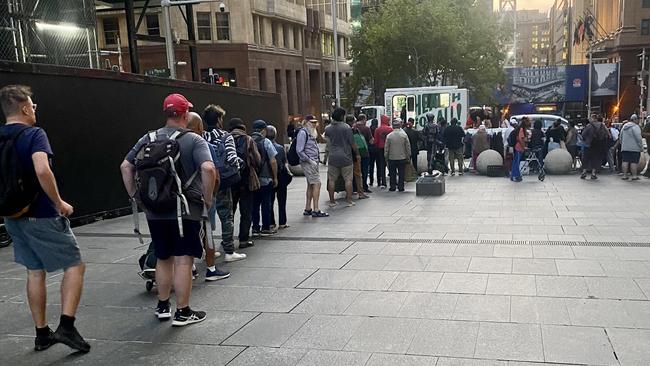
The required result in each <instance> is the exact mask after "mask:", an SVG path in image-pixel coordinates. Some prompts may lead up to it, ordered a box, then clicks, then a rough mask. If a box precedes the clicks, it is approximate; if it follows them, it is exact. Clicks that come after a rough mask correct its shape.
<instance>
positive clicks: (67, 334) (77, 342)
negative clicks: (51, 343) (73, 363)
mask: <svg viewBox="0 0 650 366" xmlns="http://www.w3.org/2000/svg"><path fill="white" fill-rule="evenodd" d="M54 339H55V340H56V342H59V343H63V344H65V345H66V346H68V347H70V348H74V349H76V350H77V351H79V352H83V353H88V351H90V345H89V344H88V342H86V341H85V340H84V339H83V337H82V336H81V334H79V332H77V328H75V327H73V328H72V329H71V330H66V329H63V328H62V327H61V326H59V327H58V328H57V329H56V332H54Z"/></svg>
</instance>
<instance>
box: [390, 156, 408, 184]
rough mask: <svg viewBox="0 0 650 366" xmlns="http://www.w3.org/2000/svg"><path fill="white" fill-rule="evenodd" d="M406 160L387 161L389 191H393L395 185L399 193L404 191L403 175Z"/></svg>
mask: <svg viewBox="0 0 650 366" xmlns="http://www.w3.org/2000/svg"><path fill="white" fill-rule="evenodd" d="M406 163H407V161H406V160H389V161H388V174H389V175H390V189H391V190H393V191H394V190H395V185H397V189H399V190H400V191H403V190H404V173H405V170H406Z"/></svg>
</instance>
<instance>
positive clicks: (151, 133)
mask: <svg viewBox="0 0 650 366" xmlns="http://www.w3.org/2000/svg"><path fill="white" fill-rule="evenodd" d="M148 135H149V142H154V141H156V138H157V137H158V131H149V133H148Z"/></svg>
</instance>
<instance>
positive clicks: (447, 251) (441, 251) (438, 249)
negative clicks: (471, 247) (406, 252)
mask: <svg viewBox="0 0 650 366" xmlns="http://www.w3.org/2000/svg"><path fill="white" fill-rule="evenodd" d="M441 239H442V238H441ZM457 246H458V245H457V244H429V243H425V244H422V246H420V249H418V251H417V253H416V254H417V255H430V256H442V257H450V256H452V255H454V251H456V247H457Z"/></svg>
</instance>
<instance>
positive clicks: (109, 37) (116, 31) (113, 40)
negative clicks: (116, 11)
mask: <svg viewBox="0 0 650 366" xmlns="http://www.w3.org/2000/svg"><path fill="white" fill-rule="evenodd" d="M102 24H103V25H104V42H105V43H106V44H117V39H118V38H119V37H120V22H119V20H118V19H117V18H104V19H102Z"/></svg>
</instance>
